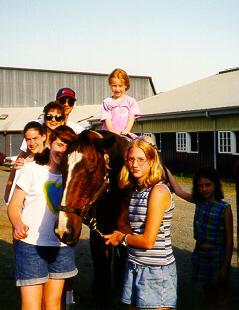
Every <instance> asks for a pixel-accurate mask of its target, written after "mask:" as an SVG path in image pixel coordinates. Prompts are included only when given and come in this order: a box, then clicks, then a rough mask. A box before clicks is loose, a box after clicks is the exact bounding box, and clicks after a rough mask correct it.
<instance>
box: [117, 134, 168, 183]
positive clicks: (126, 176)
mask: <svg viewBox="0 0 239 310" xmlns="http://www.w3.org/2000/svg"><path fill="white" fill-rule="evenodd" d="M132 148H140V149H141V150H142V151H143V152H144V154H145V156H146V159H147V161H148V164H149V166H150V169H149V172H148V175H146V176H145V179H144V181H143V186H144V187H149V186H154V185H155V184H157V183H158V182H159V181H161V180H162V176H163V166H162V164H161V162H160V159H159V156H158V152H157V150H156V149H155V148H154V146H153V145H152V144H151V143H148V142H147V141H145V140H144V139H143V138H139V139H135V140H134V141H133V142H132V144H131V145H130V147H129V148H128V150H127V152H126V156H125V159H126V161H125V164H124V166H123V168H122V169H121V172H120V176H119V187H120V188H132V187H134V186H135V185H136V184H135V179H134V177H133V176H132V175H131V173H130V171H129V167H128V164H127V159H128V155H129V152H130V150H131V149H132Z"/></svg>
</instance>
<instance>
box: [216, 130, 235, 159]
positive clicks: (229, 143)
mask: <svg viewBox="0 0 239 310" xmlns="http://www.w3.org/2000/svg"><path fill="white" fill-rule="evenodd" d="M218 153H229V154H232V153H236V136H235V133H234V132H233V131H218Z"/></svg>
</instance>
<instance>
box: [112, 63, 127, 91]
mask: <svg viewBox="0 0 239 310" xmlns="http://www.w3.org/2000/svg"><path fill="white" fill-rule="evenodd" d="M112 79H119V80H120V81H121V82H123V83H124V84H125V86H126V88H125V90H128V89H129V88H130V82H129V76H128V74H127V73H126V72H125V71H124V70H123V69H120V68H117V69H115V70H114V71H112V72H111V73H110V75H109V77H108V82H109V85H111V83H112Z"/></svg>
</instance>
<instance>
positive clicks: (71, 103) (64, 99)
mask: <svg viewBox="0 0 239 310" xmlns="http://www.w3.org/2000/svg"><path fill="white" fill-rule="evenodd" d="M59 102H60V104H65V103H66V102H67V103H68V106H69V107H73V105H74V104H75V100H74V99H72V98H61V99H59Z"/></svg>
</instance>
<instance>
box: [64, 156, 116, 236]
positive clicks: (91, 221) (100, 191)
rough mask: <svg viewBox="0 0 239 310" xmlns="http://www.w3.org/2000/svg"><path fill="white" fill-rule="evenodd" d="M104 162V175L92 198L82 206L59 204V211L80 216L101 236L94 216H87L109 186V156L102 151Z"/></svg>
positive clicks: (83, 221)
mask: <svg viewBox="0 0 239 310" xmlns="http://www.w3.org/2000/svg"><path fill="white" fill-rule="evenodd" d="M104 162H105V169H104V170H105V175H104V181H103V183H102V184H101V186H100V188H99V189H98V190H97V192H96V193H95V194H94V196H93V197H92V199H91V200H90V202H89V203H88V204H87V205H84V206H83V207H82V208H76V207H67V206H60V211H64V212H68V213H74V214H76V215H78V216H79V217H81V219H82V223H84V224H86V225H87V226H89V228H90V230H92V231H96V232H97V233H98V234H99V235H100V236H101V237H103V234H102V233H101V232H100V231H99V230H98V229H97V222H96V217H95V216H92V217H90V218H89V217H88V214H89V212H90V211H91V210H92V209H93V208H95V207H96V202H97V201H98V200H99V199H100V198H101V197H102V196H103V194H105V193H106V192H108V191H109V186H110V178H109V169H110V168H109V156H108V154H106V153H104Z"/></svg>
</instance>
